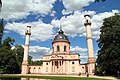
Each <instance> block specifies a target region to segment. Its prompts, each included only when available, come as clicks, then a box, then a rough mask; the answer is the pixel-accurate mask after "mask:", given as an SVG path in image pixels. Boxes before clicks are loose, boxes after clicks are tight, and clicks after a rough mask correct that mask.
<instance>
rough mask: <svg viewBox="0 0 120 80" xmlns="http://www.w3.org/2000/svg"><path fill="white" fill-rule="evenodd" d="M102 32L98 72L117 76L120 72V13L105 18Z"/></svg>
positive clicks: (99, 44) (99, 42)
mask: <svg viewBox="0 0 120 80" xmlns="http://www.w3.org/2000/svg"><path fill="white" fill-rule="evenodd" d="M100 32H101V34H100V38H99V40H98V46H99V48H100V50H99V51H98V58H97V61H96V62H97V72H98V74H99V75H112V76H116V75H118V74H119V73H120V15H117V14H115V16H112V17H109V18H106V19H104V22H103V26H102V27H101V31H100Z"/></svg>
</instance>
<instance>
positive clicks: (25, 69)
mask: <svg viewBox="0 0 120 80" xmlns="http://www.w3.org/2000/svg"><path fill="white" fill-rule="evenodd" d="M30 29H31V26H27V31H26V33H25V35H26V39H25V46H24V57H23V62H22V72H21V74H28V72H29V69H28V51H29V41H30V35H31V31H30Z"/></svg>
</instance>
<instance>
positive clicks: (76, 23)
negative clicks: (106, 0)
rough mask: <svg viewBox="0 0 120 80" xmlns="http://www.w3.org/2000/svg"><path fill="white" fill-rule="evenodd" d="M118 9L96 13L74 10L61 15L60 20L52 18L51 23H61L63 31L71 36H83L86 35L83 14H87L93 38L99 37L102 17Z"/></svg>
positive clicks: (111, 14) (112, 13) (56, 24)
mask: <svg viewBox="0 0 120 80" xmlns="http://www.w3.org/2000/svg"><path fill="white" fill-rule="evenodd" d="M116 12H118V10H112V11H111V12H104V13H99V14H96V12H95V11H84V12H79V11H75V12H74V14H72V15H69V16H67V17H65V16H63V17H62V18H61V19H60V20H52V25H54V26H56V27H59V25H58V24H59V23H61V24H62V26H63V30H64V32H65V33H66V34H67V35H68V36H71V37H74V36H78V35H79V36H84V37H86V29H85V26H84V22H85V19H84V15H85V14H89V15H90V16H91V23H92V25H91V30H92V37H93V38H95V39H98V38H99V34H100V27H101V26H102V23H103V19H104V18H108V17H110V16H113V15H114V13H116Z"/></svg>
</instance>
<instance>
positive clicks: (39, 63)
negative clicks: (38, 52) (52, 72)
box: [30, 60, 43, 65]
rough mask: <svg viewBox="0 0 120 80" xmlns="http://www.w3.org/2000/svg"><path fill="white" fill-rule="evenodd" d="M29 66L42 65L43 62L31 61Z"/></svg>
mask: <svg viewBox="0 0 120 80" xmlns="http://www.w3.org/2000/svg"><path fill="white" fill-rule="evenodd" d="M30 64H31V65H42V64H43V61H42V60H40V61H32V62H31V63H30Z"/></svg>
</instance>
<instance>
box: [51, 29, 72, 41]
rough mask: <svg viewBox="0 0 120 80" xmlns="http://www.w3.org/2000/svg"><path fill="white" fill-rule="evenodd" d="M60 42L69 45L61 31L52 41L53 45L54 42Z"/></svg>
mask: <svg viewBox="0 0 120 80" xmlns="http://www.w3.org/2000/svg"><path fill="white" fill-rule="evenodd" d="M60 41H62V42H63V41H64V42H68V43H70V42H69V40H68V38H67V36H66V35H65V34H64V32H63V31H62V30H60V31H59V32H58V34H57V35H56V36H55V38H54V40H53V43H54V42H60Z"/></svg>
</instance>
